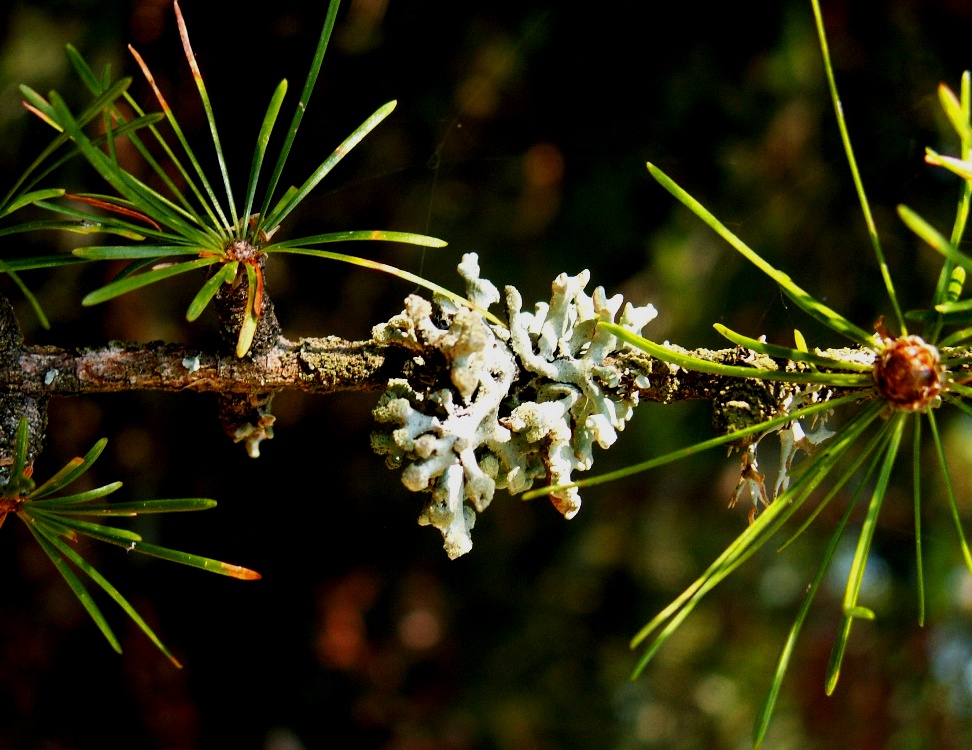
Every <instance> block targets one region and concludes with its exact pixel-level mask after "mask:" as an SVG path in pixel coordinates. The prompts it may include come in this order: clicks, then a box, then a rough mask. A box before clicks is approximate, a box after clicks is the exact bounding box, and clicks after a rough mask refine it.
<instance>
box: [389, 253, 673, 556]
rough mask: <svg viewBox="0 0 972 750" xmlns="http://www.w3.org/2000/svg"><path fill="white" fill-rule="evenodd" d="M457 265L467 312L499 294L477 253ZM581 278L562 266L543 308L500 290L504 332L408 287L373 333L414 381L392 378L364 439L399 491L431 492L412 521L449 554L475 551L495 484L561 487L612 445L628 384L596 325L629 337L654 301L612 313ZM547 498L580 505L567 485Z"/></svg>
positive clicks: (568, 506) (626, 409) (633, 401)
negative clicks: (394, 475)
mask: <svg viewBox="0 0 972 750" xmlns="http://www.w3.org/2000/svg"><path fill="white" fill-rule="evenodd" d="M459 273H460V274H461V275H462V276H463V278H464V279H465V282H466V294H467V298H468V300H469V301H470V302H472V303H473V305H475V306H476V307H477V308H479V309H486V308H488V307H489V306H491V305H493V304H495V303H496V302H498V301H499V300H500V294H499V291H498V290H497V289H496V287H495V286H494V285H493V284H492V283H491V282H489V281H488V280H487V279H484V278H481V277H480V269H479V263H478V258H477V256H476V255H475V254H473V253H470V254H468V255H466V256H464V257H463V260H462V263H461V264H460V265H459ZM589 280H590V274H589V272H588V271H582V272H581V273H579V274H577V275H576V276H569V275H567V274H561V275H560V276H558V277H557V278H556V279H555V280H554V282H553V286H552V295H551V298H550V302H549V303H544V302H541V303H538V304H537V305H536V306H535V308H534V311H533V312H527V311H524V310H523V309H522V308H523V305H522V299H521V296H520V293H519V291H517V290H516V289H515V288H513V287H507V288H506V290H505V292H506V293H505V295H504V298H505V303H506V313H507V319H508V320H509V327H508V328H506V327H502V326H498V325H495V324H491V323H489V322H488V321H487V320H486V319H485V318H484V317H483V316H482V314H481V313H480V312H478V311H476V310H474V309H471V308H469V307H466V306H463V305H457V304H456V303H454V302H452V301H450V300H448V299H446V298H443V297H439V296H436V297H434V298H433V301H432V302H429V301H428V300H425V299H423V298H421V297H418V296H415V295H412V296H410V297H408V299H406V301H405V310H404V311H403V312H402V313H401V314H400V315H397V316H395V317H394V318H393V319H392V320H390V321H389V322H388V323H385V324H382V325H380V326H376V327H375V329H374V330H373V332H372V335H373V338H374V339H375V341H378V342H381V343H388V344H393V345H398V346H401V347H403V348H405V349H407V350H408V351H409V352H410V353H411V354H412V358H413V363H414V364H415V365H416V366H415V367H414V368H412V369H413V371H414V373H422V376H421V377H419V376H417V375H413V376H412V377H409V378H397V379H394V380H392V381H391V382H390V383H389V386H388V390H387V391H386V392H385V394H384V395H383V396H382V398H381V399H380V400H379V402H378V404H377V405H376V407H375V409H374V417H375V419H376V421H377V422H378V423H379V424H380V425H382V428H381V429H380V430H379V431H378V432H376V433H375V434H374V435H373V436H372V447H373V448H374V450H375V451H376V452H377V453H380V454H383V455H385V456H386V463H387V464H388V465H389V467H390V468H393V469H396V470H397V469H400V468H401V469H402V482H403V484H405V486H406V487H408V489H410V490H412V491H415V492H421V491H424V492H429V493H431V498H430V500H429V502H428V503H427V505H426V507H425V509H424V510H423V512H422V514H421V516H420V517H419V523H421V524H426V525H432V526H435V527H436V528H437V529H439V531H440V532H441V533H442V536H443V539H444V547H445V550H446V552H447V553H448V555H449V557H451V558H455V557H458V556H460V555H462V554H465V553H466V552H468V551H469V550H470V549H471V548H472V540H471V537H470V532H471V530H472V528H473V525H474V524H475V520H476V513H479V512H482V511H484V510H485V509H486V507H487V506H488V505H489V503H490V502H491V501H492V499H493V496H494V494H495V491H496V489H505V490H506V491H507V492H508V493H509V494H512V495H516V494H519V493H522V492H525V491H526V490H527V489H530V488H531V487H532V486H533V484H534V482H538V481H539V482H542V483H543V484H557V485H562V484H569V483H570V482H571V481H572V475H573V472H575V471H586V470H588V469H590V468H591V466H592V465H593V461H594V456H593V447H594V445H595V444H597V445H598V446H600V447H601V448H609V447H610V446H611V445H613V444H614V442H615V441H616V440H617V437H618V432H620V431H621V430H623V429H624V425H625V423H626V422H627V421H628V420H629V419H630V418H631V416H632V414H633V411H634V407H635V406H636V405H637V392H634V391H633V392H630V393H628V394H623V393H619V392H616V391H615V390H614V389H615V387H616V386H617V384H618V382H619V381H620V379H621V375H622V373H621V372H620V371H619V369H618V367H617V366H616V365H614V364H612V362H611V355H612V354H613V353H614V352H616V351H617V350H618V349H620V348H622V347H623V346H626V345H624V344H621V343H620V342H619V341H618V340H617V338H616V337H615V336H613V335H611V334H609V333H607V332H606V331H605V330H604V329H603V328H599V327H598V326H597V323H598V321H609V322H617V323H619V324H620V325H622V326H624V327H625V328H627V329H628V330H630V331H632V332H634V333H638V334H640V333H641V329H642V328H643V327H644V325H645V324H647V323H648V322H649V321H650V320H652V319H653V318H654V317H655V316H656V315H657V313H656V311H655V308H654V307H653V306H652V305H646V306H644V307H634V306H632V305H631V304H630V303H628V304H625V305H624V307H623V309H622V302H623V300H622V298H621V296H620V295H616V296H614V297H610V298H609V297H607V295H606V294H605V292H604V289H603V288H601V287H598V288H597V289H595V290H594V292H593V294H592V295H588V294H587V293H586V292H585V291H584V290H585V287H586V286H587V283H588V281H589ZM619 311H620V318H618V319H617V320H616V318H617V316H618V313H619ZM551 500H552V501H553V504H554V506H555V507H556V508H557V510H559V511H560V512H561V513H562V514H563V515H564V517H565V518H572V517H573V516H574V515H576V513H577V511H578V510H579V509H580V505H581V499H580V494H579V492H578V490H577V489H576V488H568V489H563V490H559V491H555V492H554V493H552V494H551Z"/></svg>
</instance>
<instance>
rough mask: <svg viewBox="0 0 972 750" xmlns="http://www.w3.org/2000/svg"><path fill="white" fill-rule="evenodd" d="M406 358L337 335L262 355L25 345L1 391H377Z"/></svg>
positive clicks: (173, 347)
mask: <svg viewBox="0 0 972 750" xmlns="http://www.w3.org/2000/svg"><path fill="white" fill-rule="evenodd" d="M406 357H407V352H405V351H404V350H402V349H400V348H398V347H393V346H387V345H379V344H375V343H374V342H369V341H358V342H352V341H345V340H343V339H340V338H338V337H336V336H329V337H327V338H320V339H316V338H308V339H300V340H299V341H297V342H291V341H287V340H286V339H283V338H281V339H279V340H278V342H277V345H276V346H274V347H273V348H272V349H270V350H269V351H268V352H267V353H265V354H262V355H258V356H255V357H245V358H243V359H238V358H236V357H235V356H233V355H222V354H215V353H212V352H207V351H203V350H201V349H198V348H193V347H188V346H182V345H178V344H167V343H163V342H152V343H148V344H129V343H118V342H112V343H110V344H109V345H108V346H106V347H101V348H86V349H60V348H57V347H51V346H43V347H24V348H23V349H22V350H21V353H20V355H19V357H17V358H14V359H13V360H12V361H11V362H9V364H7V366H6V367H2V368H0V390H4V391H13V392H17V393H20V394H23V395H28V394H30V395H37V396H76V395H80V394H94V393H113V392H121V391H137V390H154V391H196V392H200V393H202V392H217V393H222V394H230V393H247V394H248V393H254V392H268V391H275V390H280V389H291V390H300V391H306V392H310V393H321V394H327V393H337V392H339V391H352V390H357V391H378V390H383V389H384V388H385V387H387V384H388V379H389V378H390V377H396V376H397V375H398V374H400V373H401V371H402V367H403V364H404V361H405V359H406Z"/></svg>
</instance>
